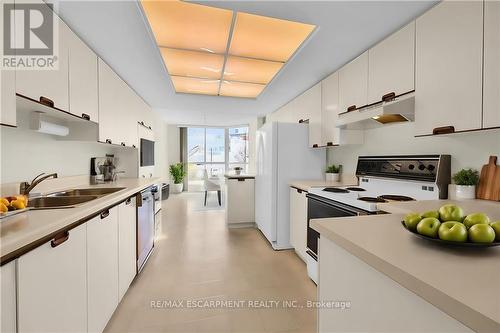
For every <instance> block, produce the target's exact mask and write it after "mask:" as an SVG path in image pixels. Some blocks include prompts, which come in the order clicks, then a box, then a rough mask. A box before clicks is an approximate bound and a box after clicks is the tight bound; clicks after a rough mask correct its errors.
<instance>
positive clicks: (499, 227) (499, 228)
mask: <svg viewBox="0 0 500 333" xmlns="http://www.w3.org/2000/svg"><path fill="white" fill-rule="evenodd" d="M490 226H491V227H492V228H493V230H494V231H495V234H496V236H495V240H496V241H497V242H500V221H495V222H491V223H490Z"/></svg>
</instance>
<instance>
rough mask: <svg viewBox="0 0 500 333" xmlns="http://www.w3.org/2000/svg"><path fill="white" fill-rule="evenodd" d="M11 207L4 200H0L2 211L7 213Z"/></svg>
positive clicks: (0, 209)
mask: <svg viewBox="0 0 500 333" xmlns="http://www.w3.org/2000/svg"><path fill="white" fill-rule="evenodd" d="M8 211H9V209H8V208H7V206H6V205H5V204H4V203H3V201H2V202H0V213H6V212H8Z"/></svg>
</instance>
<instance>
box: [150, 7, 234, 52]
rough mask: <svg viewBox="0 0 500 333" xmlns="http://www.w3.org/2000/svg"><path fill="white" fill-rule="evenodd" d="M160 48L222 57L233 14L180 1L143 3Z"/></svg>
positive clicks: (224, 10) (228, 11)
mask: <svg viewBox="0 0 500 333" xmlns="http://www.w3.org/2000/svg"><path fill="white" fill-rule="evenodd" d="M141 3H142V8H143V9H144V12H145V14H146V16H147V18H148V21H149V25H150V26H151V30H152V31H153V33H154V35H155V38H156V43H157V44H158V45H159V46H164V47H170V48H180V49H189V50H203V51H207V52H212V53H225V52H226V48H227V40H228V38H229V30H230V29H231V22H232V18H233V12H232V11H231V10H226V9H219V8H214V7H208V6H203V5H198V4H192V3H186V2H183V1H148V0H142V1H141Z"/></svg>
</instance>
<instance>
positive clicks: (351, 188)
mask: <svg viewBox="0 0 500 333" xmlns="http://www.w3.org/2000/svg"><path fill="white" fill-rule="evenodd" d="M345 189H346V190H349V191H353V192H363V191H366V190H365V189H364V188H361V187H346V188H345Z"/></svg>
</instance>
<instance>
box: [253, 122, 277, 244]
mask: <svg viewBox="0 0 500 333" xmlns="http://www.w3.org/2000/svg"><path fill="white" fill-rule="evenodd" d="M276 124H277V123H266V124H265V125H264V126H262V127H261V128H260V129H259V130H258V131H257V172H256V176H255V222H256V223H257V226H258V227H259V229H260V230H261V231H262V233H263V234H264V235H265V236H266V238H267V239H268V240H269V241H270V242H274V241H276V192H275V191H276V184H275V182H276V179H275V168H276V165H275V160H276V142H275V140H276V138H275V137H274V136H275V135H276V128H277V126H276Z"/></svg>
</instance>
